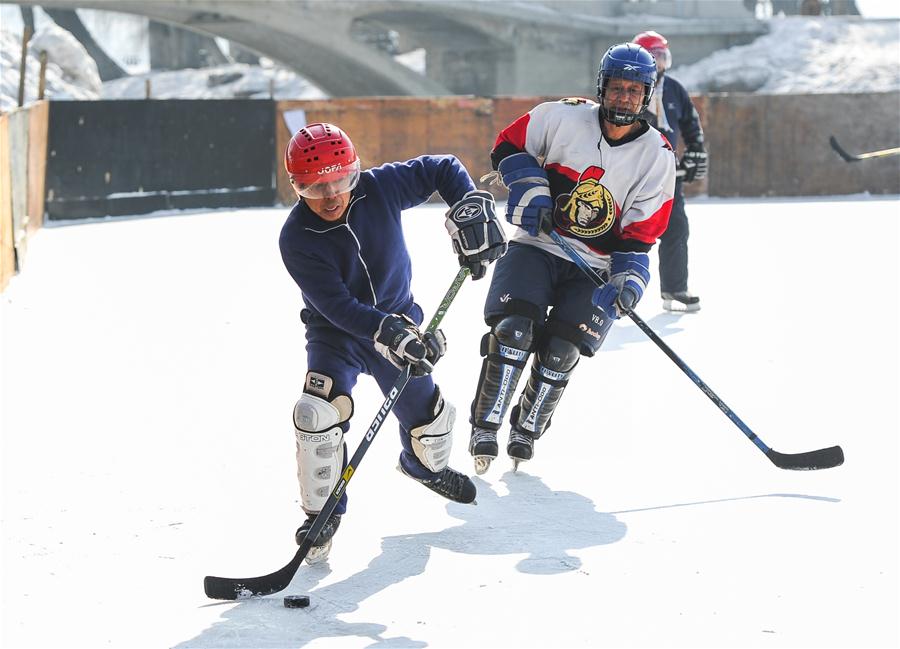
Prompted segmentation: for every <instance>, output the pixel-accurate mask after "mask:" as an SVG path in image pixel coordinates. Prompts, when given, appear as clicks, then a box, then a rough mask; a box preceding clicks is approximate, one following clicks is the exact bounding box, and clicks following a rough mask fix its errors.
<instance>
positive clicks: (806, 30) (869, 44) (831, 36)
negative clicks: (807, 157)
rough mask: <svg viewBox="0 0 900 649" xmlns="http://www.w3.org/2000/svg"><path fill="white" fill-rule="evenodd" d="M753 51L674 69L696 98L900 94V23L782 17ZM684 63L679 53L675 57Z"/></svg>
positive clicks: (723, 52) (741, 49) (743, 49)
mask: <svg viewBox="0 0 900 649" xmlns="http://www.w3.org/2000/svg"><path fill="white" fill-rule="evenodd" d="M769 27H770V31H769V33H768V34H767V35H765V36H761V37H760V38H757V39H756V40H755V41H753V42H752V43H750V44H749V45H742V46H738V47H732V48H729V49H727V50H721V51H719V52H715V53H713V54H711V55H710V56H708V57H706V58H705V59H703V60H701V61H698V62H697V63H695V64H693V65H686V66H681V67H676V68H673V69H672V76H673V77H675V78H676V79H678V80H679V81H681V82H682V83H683V84H684V85H685V86H686V87H687V89H688V90H690V91H692V92H756V93H760V94H787V93H791V94H793V93H843V92H887V91H891V90H898V89H900V21H898V20H877V21H875V20H870V21H861V20H858V19H852V18H851V19H845V18H837V17H832V18H808V17H789V18H786V17H781V18H773V19H772V20H770V21H769ZM672 54H673V56H674V57H675V58H676V60H677V57H678V52H677V51H675V52H672Z"/></svg>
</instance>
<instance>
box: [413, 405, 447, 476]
mask: <svg viewBox="0 0 900 649" xmlns="http://www.w3.org/2000/svg"><path fill="white" fill-rule="evenodd" d="M455 421H456V408H454V407H453V404H452V403H449V402H447V401H444V398H443V397H442V396H440V393H438V398H437V404H436V406H435V416H434V419H432V420H431V421H430V422H429V423H427V424H423V425H421V426H416V427H415V428H413V429H412V430H411V431H409V434H410V438H411V440H410V441H411V442H412V448H413V452H414V453H415V454H416V457H417V458H419V461H420V462H421V463H422V464H424V465H425V466H426V467H427V468H428V469H429V470H430V471H434V472H435V473H438V472H440V471H443V470H444V469H445V468H446V467H447V464H448V463H449V462H450V449H451V448H452V447H453V423H454V422H455Z"/></svg>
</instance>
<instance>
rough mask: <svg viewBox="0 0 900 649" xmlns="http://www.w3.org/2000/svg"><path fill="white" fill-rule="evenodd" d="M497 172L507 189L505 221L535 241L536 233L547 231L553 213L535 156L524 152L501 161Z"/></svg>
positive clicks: (546, 183) (546, 182)
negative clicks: (526, 233) (517, 227)
mask: <svg viewBox="0 0 900 649" xmlns="http://www.w3.org/2000/svg"><path fill="white" fill-rule="evenodd" d="M497 171H499V172H500V176H501V177H502V178H503V184H504V185H506V186H507V187H508V188H509V198H508V199H507V200H506V220H507V221H509V222H510V223H512V224H513V225H517V226H519V227H520V228H523V229H524V230H525V231H526V232H528V234H530V235H531V236H533V237H536V236H537V234H538V232H540V231H541V230H542V229H546V228H548V227H549V223H547V221H548V220H549V215H550V214H552V213H553V199H552V198H551V197H550V181H548V180H547V172H546V171H544V170H543V169H542V168H541V166H540V165H539V164H538V161H537V160H535V158H534V156H531V155H529V154H527V153H524V152H523V153H514V154H512V155H511V156H507V157H505V158H503V160H501V161H500V164H499V165H498V167H497Z"/></svg>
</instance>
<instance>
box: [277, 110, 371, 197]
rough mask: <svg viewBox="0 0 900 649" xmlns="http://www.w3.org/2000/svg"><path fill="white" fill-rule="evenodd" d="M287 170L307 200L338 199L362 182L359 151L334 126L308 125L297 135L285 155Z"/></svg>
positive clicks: (299, 194)
mask: <svg viewBox="0 0 900 649" xmlns="http://www.w3.org/2000/svg"><path fill="white" fill-rule="evenodd" d="M284 168H285V169H286V170H287V172H288V177H289V178H290V180H291V185H293V187H294V191H295V192H297V195H298V196H300V197H303V198H326V197H328V196H337V195H338V194H343V193H345V192H349V191H350V190H352V189H353V188H354V187H356V184H357V183H358V182H359V168H360V165H359V156H358V155H357V154H356V148H354V146H353V142H351V141H350V138H349V137H347V134H346V133H344V131H342V130H341V129H339V128H338V127H337V126H335V125H334V124H327V123H315V124H308V125H307V126H304V127H303V128H301V129H300V130H299V131H297V132H296V133H295V134H294V137H292V138H291V141H290V142H289V143H288V146H287V149H286V150H285V152H284Z"/></svg>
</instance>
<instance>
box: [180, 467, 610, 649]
mask: <svg viewBox="0 0 900 649" xmlns="http://www.w3.org/2000/svg"><path fill="white" fill-rule="evenodd" d="M475 482H476V485H477V487H478V505H477V506H471V505H459V504H456V503H449V504H447V505H446V507H447V512H448V513H449V514H450V515H451V516H453V517H455V518H458V519H460V520H461V521H462V524H461V525H456V526H453V527H449V528H447V529H444V530H441V531H437V532H424V533H421V534H406V535H401V536H388V537H385V538H384V539H382V543H381V554H379V555H378V556H376V557H374V558H373V559H372V561H371V562H370V563H369V565H368V566H367V567H366V568H365V569H364V570H362V571H360V572H358V573H356V574H354V575H352V576H350V577H348V578H347V579H345V580H343V581H339V582H336V583H333V584H328V585H326V586H323V587H322V588H318V589H316V586H317V585H318V584H319V583H320V582H322V581H323V580H324V579H325V578H326V577H327V576H328V575H329V574H330V569H329V568H328V567H327V565H325V566H306V565H304V566H302V567H301V568H300V570H299V571H298V573H297V576H296V577H295V578H294V580H293V582H292V584H291V586H290V587H289V588H288V589H287V590H286V591H285V593H310V599H311V604H310V606H309V608H307V609H305V610H296V609H285V608H284V607H283V606H282V597H281V595H284V594H285V593H281V594H279V595H274V596H272V597H266V598H262V599H256V600H249V601H245V602H241V603H239V604H237V605H236V606H234V607H233V608H232V609H230V610H228V611H225V612H224V613H223V614H222V617H223V618H224V619H223V620H222V621H220V622H216V623H215V624H214V625H213V626H212V627H210V628H209V629H207V630H206V631H204V632H203V633H202V634H200V635H199V636H197V637H195V638H194V639H192V640H188V641H186V642H184V643H182V644H180V645H178V647H179V648H187V647H210V646H215V647H284V646H291V647H302V646H306V645H307V644H312V643H315V642H316V641H317V640H320V639H321V638H343V637H357V638H369V639H370V640H371V644H370V645H368V646H370V647H426V646H428V645H429V644H432V643H434V642H436V641H437V640H438V638H428V635H427V634H426V633H425V631H424V630H423V633H422V636H423V639H418V640H417V639H412V638H409V637H406V636H391V635H389V628H388V627H387V626H385V625H384V624H380V623H377V622H345V621H343V620H341V619H339V618H340V617H344V616H347V615H348V614H350V613H353V612H355V611H357V610H358V609H359V604H360V603H361V602H363V601H365V600H366V599H368V598H370V597H372V596H374V595H377V594H378V593H380V592H382V591H384V590H385V589H387V588H390V587H391V586H393V585H395V584H399V583H401V582H403V581H405V580H407V579H409V578H411V577H416V576H418V575H421V574H423V573H424V572H425V569H426V567H427V565H428V561H429V558H430V557H431V551H432V548H437V549H441V550H448V551H450V552H452V553H454V554H457V555H466V554H470V555H481V556H484V555H487V556H496V557H502V556H509V557H510V558H511V559H514V560H517V562H516V563H515V564H514V567H513V566H512V565H511V566H510V568H512V569H515V570H518V571H519V572H523V573H527V574H529V575H534V576H535V578H540V577H541V576H547V575H556V574H560V573H565V572H571V571H576V570H580V569H581V559H579V558H578V557H577V556H575V555H573V554H570V552H571V551H573V550H581V549H585V548H591V547H596V546H600V545H607V544H610V543H615V542H616V541H619V540H620V539H622V538H623V537H624V536H625V531H626V527H625V524H624V523H622V522H620V521H618V520H617V519H616V517H615V516H614V515H612V514H607V513H603V512H599V511H597V510H596V508H595V507H594V504H593V502H592V501H591V500H589V499H588V498H585V497H584V496H581V495H579V494H576V493H573V492H570V491H553V490H551V489H550V488H548V487H547V486H546V485H545V484H544V483H543V482H542V481H541V480H540V478H537V477H535V476H531V475H528V474H527V473H523V472H521V471H520V472H519V473H516V474H513V473H511V472H510V473H507V474H505V475H504V476H503V477H502V478H501V482H503V483H504V484H505V486H506V489H507V490H508V493H507V494H502V495H501V494H500V493H497V492H496V491H494V490H493V489H492V487H491V485H490V484H488V483H487V482H485V481H483V480H481V479H479V478H475ZM498 560H499V559H498ZM330 561H340V534H338V536H337V537H335V547H334V550H332V555H331V559H330ZM457 561H458V562H459V563H460V564H461V567H460V570H459V573H458V574H459V580H458V582H457V583H459V584H460V585H459V588H460V591H461V592H465V591H466V590H467V588H471V587H476V588H477V587H479V586H481V585H483V584H484V582H485V580H492V579H494V577H490V576H485V575H479V574H478V573H477V572H476V571H474V570H472V571H469V570H466V569H465V568H464V567H462V562H464V561H465V557H459V558H458V559H457ZM500 570H502V568H501V569H500ZM582 572H583V571H582ZM584 574H587V573H584ZM467 580H468V581H469V582H470V583H469V584H465V583H463V582H465V581H467ZM423 588H426V589H427V588H428V586H423ZM535 588H536V589H539V588H540V583H539V582H535ZM422 597H423V601H425V600H427V590H423V591H422ZM419 605H420V604H418V603H416V602H410V606H411V607H417V606H419ZM400 615H403V614H402V613H401V614H400ZM423 615H425V614H424V613H423ZM424 628H426V627H423V629H424Z"/></svg>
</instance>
